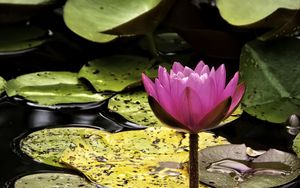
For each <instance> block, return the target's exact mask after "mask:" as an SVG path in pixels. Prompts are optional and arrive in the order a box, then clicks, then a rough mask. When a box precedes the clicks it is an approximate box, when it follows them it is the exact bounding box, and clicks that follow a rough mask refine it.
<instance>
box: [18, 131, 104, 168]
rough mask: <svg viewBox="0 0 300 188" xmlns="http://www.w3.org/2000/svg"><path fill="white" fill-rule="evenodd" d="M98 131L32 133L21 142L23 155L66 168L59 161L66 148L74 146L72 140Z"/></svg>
mask: <svg viewBox="0 0 300 188" xmlns="http://www.w3.org/2000/svg"><path fill="white" fill-rule="evenodd" d="M97 131H98V130H97V129H93V128H84V127H67V128H51V129H43V130H39V131H36V132H33V133H30V134H29V135H27V136H26V137H24V138H23V139H22V140H21V141H20V144H19V145H20V149H21V151H22V152H23V153H25V154H26V155H28V156H30V157H31V158H33V159H34V160H36V161H38V162H41V163H45V164H48V165H51V166H57V167H66V166H64V165H63V164H61V163H60V162H59V159H60V156H61V153H62V152H63V151H64V150H65V149H66V148H69V147H72V146H73V145H74V144H72V140H74V139H78V138H83V137H90V136H91V135H94V133H95V132H97ZM103 134H104V132H103Z"/></svg>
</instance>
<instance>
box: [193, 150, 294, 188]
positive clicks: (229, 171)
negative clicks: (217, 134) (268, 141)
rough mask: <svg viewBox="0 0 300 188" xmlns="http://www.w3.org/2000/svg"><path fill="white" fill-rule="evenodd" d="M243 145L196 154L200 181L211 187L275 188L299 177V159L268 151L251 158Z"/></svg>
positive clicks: (281, 152)
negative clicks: (197, 155)
mask: <svg viewBox="0 0 300 188" xmlns="http://www.w3.org/2000/svg"><path fill="white" fill-rule="evenodd" d="M246 150H247V148H246V146H245V145H223V146H214V147H209V148H206V149H204V150H201V151H200V154H199V164H200V172H199V173H200V174H199V175H200V180H201V181H202V182H204V183H206V184H208V185H211V186H214V187H243V188H246V187H249V188H250V187H275V186H279V185H283V184H286V183H288V182H290V181H292V180H294V179H295V178H297V177H298V176H299V175H300V159H299V158H297V157H296V156H294V155H292V154H289V153H285V152H283V151H279V150H275V149H270V150H268V151H267V152H265V153H263V154H262V155H260V156H258V157H256V158H254V159H253V158H252V157H250V156H248V155H247V153H246Z"/></svg>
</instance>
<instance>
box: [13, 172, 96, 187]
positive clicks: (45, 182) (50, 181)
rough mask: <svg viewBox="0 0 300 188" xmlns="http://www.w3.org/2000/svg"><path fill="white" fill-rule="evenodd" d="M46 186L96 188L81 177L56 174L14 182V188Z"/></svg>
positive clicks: (45, 174) (36, 174)
mask: <svg viewBox="0 0 300 188" xmlns="http://www.w3.org/2000/svg"><path fill="white" fill-rule="evenodd" d="M45 186H47V187H73V188H76V187H78V188H79V187H82V188H96V185H93V184H92V183H90V182H89V181H88V180H87V179H85V178H83V177H81V176H78V175H75V174H67V173H55V172H45V173H35V174H29V175H26V176H23V177H20V178H19V179H17V180H16V181H15V182H14V188H41V187H45Z"/></svg>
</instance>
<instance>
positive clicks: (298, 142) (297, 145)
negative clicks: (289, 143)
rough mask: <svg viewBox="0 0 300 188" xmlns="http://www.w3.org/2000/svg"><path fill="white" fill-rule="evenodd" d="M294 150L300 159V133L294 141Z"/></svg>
mask: <svg viewBox="0 0 300 188" xmlns="http://www.w3.org/2000/svg"><path fill="white" fill-rule="evenodd" d="M293 150H294V151H295V153H296V154H297V156H298V157H299V158H300V133H298V134H297V136H296V138H295V139H294V142H293Z"/></svg>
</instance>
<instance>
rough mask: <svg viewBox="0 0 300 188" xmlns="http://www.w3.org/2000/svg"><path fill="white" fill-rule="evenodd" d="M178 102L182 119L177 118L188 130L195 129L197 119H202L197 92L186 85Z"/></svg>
mask: <svg viewBox="0 0 300 188" xmlns="http://www.w3.org/2000/svg"><path fill="white" fill-rule="evenodd" d="M179 104H180V106H181V112H182V114H183V121H182V120H180V119H178V120H179V121H180V122H181V123H182V124H183V125H185V126H187V127H188V129H190V130H195V129H197V126H198V122H199V119H202V117H201V114H202V108H201V107H202V105H201V101H200V98H199V96H198V94H197V93H196V92H195V91H194V90H193V89H192V88H190V87H186V88H185V89H184V92H183V94H182V96H181V98H180V99H179ZM176 119H177V118H176Z"/></svg>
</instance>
